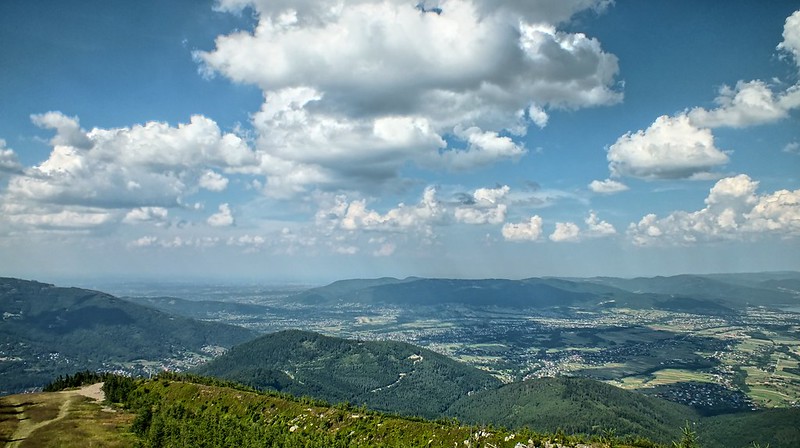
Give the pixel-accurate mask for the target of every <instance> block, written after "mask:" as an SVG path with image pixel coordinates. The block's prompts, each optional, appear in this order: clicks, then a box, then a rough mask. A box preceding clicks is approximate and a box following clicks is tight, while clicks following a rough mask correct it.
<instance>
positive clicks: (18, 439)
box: [6, 394, 74, 448]
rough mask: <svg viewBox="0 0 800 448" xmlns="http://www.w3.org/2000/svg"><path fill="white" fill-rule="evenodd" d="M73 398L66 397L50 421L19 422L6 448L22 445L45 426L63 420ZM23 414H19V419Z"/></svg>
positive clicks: (26, 420) (27, 420)
mask: <svg viewBox="0 0 800 448" xmlns="http://www.w3.org/2000/svg"><path fill="white" fill-rule="evenodd" d="M73 398H74V394H73V395H71V396H68V397H67V398H66V400H64V402H63V403H61V407H60V408H58V415H57V416H56V417H55V418H53V419H50V420H45V421H42V422H38V423H31V421H30V420H29V419H25V420H22V419H20V421H19V426H17V430H16V431H15V432H14V435H13V436H12V437H11V440H13V442H11V443H9V444H8V445H6V448H16V447H18V446H19V444H20V443H22V442H23V441H24V440H25V439H27V438H28V436H30V435H31V434H33V432H34V431H36V430H37V429H39V428H42V427H44V426H47V425H49V424H51V423H54V422H57V421H59V420H63V419H64V418H65V417H66V416H67V414H68V413H69V408H70V406H72V400H73ZM23 415H24V414H20V415H19V417H20V418H21V417H22V416H23Z"/></svg>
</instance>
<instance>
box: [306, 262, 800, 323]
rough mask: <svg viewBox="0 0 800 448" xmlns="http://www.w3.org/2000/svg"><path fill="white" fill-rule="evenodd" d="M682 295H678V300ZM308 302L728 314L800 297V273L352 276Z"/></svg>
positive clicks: (317, 290) (313, 293)
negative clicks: (612, 308) (615, 308)
mask: <svg viewBox="0 0 800 448" xmlns="http://www.w3.org/2000/svg"><path fill="white" fill-rule="evenodd" d="M676 299H679V300H676ZM291 300H295V301H297V302H299V303H303V304H306V305H313V304H318V305H328V306H330V305H335V304H337V303H364V304H393V305H437V304H461V305H470V306H499V307H511V308H525V307H530V308H552V307H571V306H581V307H586V308H596V307H601V306H606V307H608V306H623V307H632V308H663V309H667V310H673V311H674V310H682V311H687V312H691V311H692V310H697V311H699V312H700V313H701V314H702V313H710V314H715V313H728V312H734V310H735V309H741V308H743V307H746V306H763V305H766V306H774V305H781V304H798V303H800V273H793V272H784V273H774V274H772V275H770V274H768V273H762V274H743V275H742V276H741V277H738V276H736V275H724V274H720V275H708V276H703V275H689V274H684V275H676V276H671V277H650V278H643V277H641V278H633V279H623V278H616V277H592V278H583V279H577V278H557V277H547V278H528V279H523V280H505V279H483V280H471V279H466V280H465V279H428V278H418V277H409V278H406V279H396V278H389V277H386V278H379V279H361V280H359V279H354V280H343V281H338V282H334V283H331V284H330V285H327V286H323V287H320V288H314V289H311V290H308V291H305V292H302V293H299V294H297V295H295V296H292V297H291Z"/></svg>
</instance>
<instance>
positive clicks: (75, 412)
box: [0, 391, 135, 448]
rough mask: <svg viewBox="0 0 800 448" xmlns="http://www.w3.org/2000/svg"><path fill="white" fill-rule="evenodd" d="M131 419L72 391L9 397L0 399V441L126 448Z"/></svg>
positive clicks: (129, 442)
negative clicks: (105, 408) (104, 408)
mask: <svg viewBox="0 0 800 448" xmlns="http://www.w3.org/2000/svg"><path fill="white" fill-rule="evenodd" d="M133 418H134V416H133V415H132V414H130V413H126V412H120V411H113V412H109V411H108V410H103V407H102V406H101V404H100V403H97V402H94V401H93V400H91V399H89V398H87V397H83V396H80V395H78V394H77V393H75V392H74V391H67V392H57V393H37V394H24V395H11V396H7V397H2V398H0V442H2V443H5V444H6V445H5V446H7V447H9V448H13V447H15V446H20V447H64V448H70V447H76V448H77V447H80V448H84V447H91V446H98V447H99V446H102V447H110V448H117V447H119V448H123V447H130V446H133V444H134V440H135V437H134V435H133V434H131V433H130V431H129V428H130V424H131V422H132V421H133Z"/></svg>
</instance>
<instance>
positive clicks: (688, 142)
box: [607, 115, 728, 179]
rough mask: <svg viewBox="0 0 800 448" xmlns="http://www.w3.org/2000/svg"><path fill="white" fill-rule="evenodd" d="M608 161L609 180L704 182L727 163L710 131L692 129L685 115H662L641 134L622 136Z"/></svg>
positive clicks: (614, 146) (610, 150)
mask: <svg viewBox="0 0 800 448" xmlns="http://www.w3.org/2000/svg"><path fill="white" fill-rule="evenodd" d="M607 158H608V161H609V165H608V167H609V169H610V170H611V174H612V176H629V177H638V178H643V179H687V178H705V177H708V176H709V175H710V174H711V173H710V170H711V169H712V168H713V167H715V166H719V165H723V164H725V163H727V162H728V156H727V155H726V154H725V153H724V152H722V151H721V150H720V149H718V148H717V147H716V146H715V145H714V136H713V134H712V133H711V131H710V130H709V129H702V128H698V127H696V126H694V125H693V124H692V123H691V122H690V120H689V117H687V116H686V115H678V116H676V117H669V116H666V115H664V116H661V117H658V118H657V119H656V121H655V122H654V123H653V124H652V125H650V127H648V128H647V129H646V130H644V131H641V130H640V131H638V132H635V133H627V134H625V135H623V136H622V137H620V138H619V139H617V141H616V142H615V143H614V144H613V145H611V147H609V149H608V154H607Z"/></svg>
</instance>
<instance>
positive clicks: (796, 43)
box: [778, 11, 800, 67]
mask: <svg viewBox="0 0 800 448" xmlns="http://www.w3.org/2000/svg"><path fill="white" fill-rule="evenodd" d="M778 50H782V51H785V52H787V53H789V54H790V55H792V58H793V59H794V61H795V63H796V64H797V66H798V67H800V11H795V12H794V13H793V14H792V15H791V16H789V17H787V18H786V23H785V24H784V25H783V41H782V42H781V43H780V44H778Z"/></svg>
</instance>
